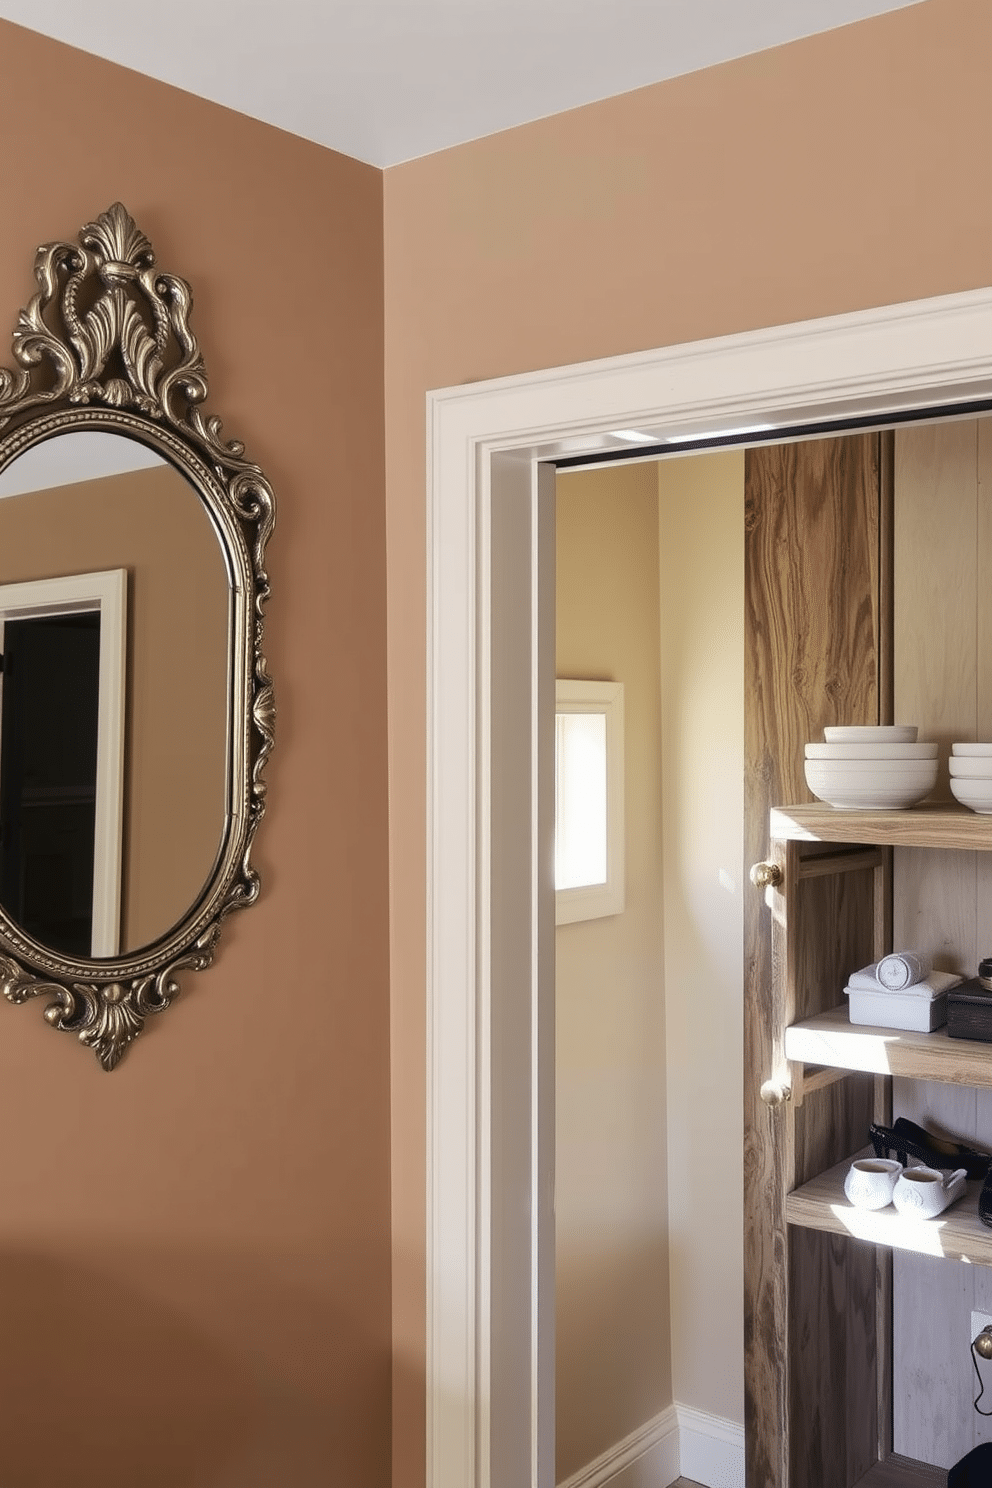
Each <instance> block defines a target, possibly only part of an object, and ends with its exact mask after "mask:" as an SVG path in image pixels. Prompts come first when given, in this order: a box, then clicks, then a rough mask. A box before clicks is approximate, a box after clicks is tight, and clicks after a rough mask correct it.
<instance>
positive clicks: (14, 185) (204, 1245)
mask: <svg viewBox="0 0 992 1488" xmlns="http://www.w3.org/2000/svg"><path fill="white" fill-rule="evenodd" d="M0 133H2V136H3V138H4V139H5V140H6V141H7V148H6V150H5V152H4V194H5V201H6V203H7V208H8V210H7V211H6V212H5V213H4V214H3V216H2V219H0V320H2V319H3V318H4V317H5V318H6V324H7V325H8V326H9V327H10V328H11V329H12V328H13V325H14V322H15V318H16V314H17V311H18V309H19V308H20V307H21V306H22V305H23V304H24V303H25V302H26V301H27V299H28V298H29V296H30V294H31V292H32V289H33V285H34V281H33V278H32V263H33V257H34V250H35V246H36V245H37V244H38V243H40V242H47V241H50V240H51V239H52V238H56V237H63V238H72V237H74V235H75V233H76V232H77V231H78V229H79V227H80V226H81V225H82V224H83V223H84V222H87V221H89V220H90V219H91V218H92V217H93V216H94V215H95V214H96V213H98V212H99V211H101V210H102V209H103V208H105V207H107V206H108V205H109V204H110V203H111V202H113V201H114V200H116V199H117V198H120V199H122V200H123V201H124V202H125V204H126V205H127V206H128V207H129V209H130V210H131V211H132V213H133V214H134V216H135V218H136V220H137V222H138V224H139V225H140V226H141V227H142V228H143V230H144V231H145V232H146V233H147V234H148V235H149V237H150V238H151V240H152V242H153V244H154V245H155V247H156V250H157V254H158V261H159V263H160V264H161V265H162V267H163V268H166V269H169V270H173V271H175V272H177V273H180V274H182V275H183V276H184V277H186V278H187V279H189V280H190V281H191V283H192V285H193V290H194V294H195V296H196V308H195V311H194V326H195V327H196V329H197V331H198V334H199V336H200V338H201V342H202V345H203V349H204V353H205V356H206V359H207V368H208V371H209V372H210V375H211V398H210V407H211V408H212V409H213V410H215V411H217V412H219V413H221V414H222V416H223V417H224V421H225V428H226V430H227V431H228V432H229V434H230V435H232V436H238V437H241V438H243V439H244V440H245V441H246V443H247V446H248V451H249V453H250V454H251V455H252V457H253V458H255V459H257V460H258V461H259V462H260V464H261V465H262V466H263V468H264V469H265V470H266V473H267V474H268V475H269V477H270V478H271V480H272V481H273V483H274V485H275V488H276V491H277V495H278V498H279V502H280V506H279V519H278V525H277V530H276V534H275V537H274V540H273V542H272V544H271V546H270V550H269V556H270V562H269V569H270V575H271V580H272V592H273V599H272V603H271V605H270V609H269V615H270V620H269V625H268V631H267V642H268V643H267V652H268V657H269V661H270V665H271V670H272V673H273V676H274V677H275V679H276V683H277V701H278V706H279V727H278V742H277V748H276V751H275V753H274V755H273V757H272V760H271V762H270V766H269V770H268V780H269V785H270V810H269V815H268V817H267V818H266V820H265V822H264V823H263V825H262V828H261V830H260V833H259V837H258V843H257V847H258V850H257V861H258V865H259V867H260V870H261V872H262V877H263V893H262V897H261V900H260V902H259V904H258V906H257V907H256V908H254V909H252V910H250V911H249V912H248V913H246V914H244V915H242V916H238V917H236V918H235V919H233V920H229V921H228V923H227V926H226V929H225V931H224V934H223V937H222V940H221V944H220V948H219V952H218V958H217V963H216V965H215V966H214V968H212V969H211V970H210V971H208V972H205V973H203V974H202V975H201V976H198V977H191V978H187V981H186V987H187V991H186V993H185V995H184V997H183V999H181V1000H180V1002H179V1004H178V1005H177V1006H176V1007H174V1008H172V1009H171V1010H170V1011H169V1012H168V1013H167V1014H165V1016H164V1017H162V1018H161V1019H160V1020H159V1021H158V1022H155V1023H154V1025H153V1026H152V1027H151V1028H150V1030H149V1031H148V1033H147V1035H146V1037H145V1038H144V1039H143V1041H141V1042H139V1044H138V1045H137V1047H136V1048H134V1049H133V1050H132V1051H131V1052H130V1053H129V1054H128V1055H127V1057H126V1058H125V1060H124V1062H123V1064H122V1065H121V1067H120V1068H119V1069H118V1070H117V1071H115V1072H114V1073H113V1074H111V1075H106V1074H104V1073H103V1072H102V1071H101V1070H100V1069H99V1067H98V1065H97V1063H96V1061H95V1059H94V1058H93V1056H92V1055H91V1054H90V1053H88V1052H87V1051H85V1050H83V1049H81V1048H80V1047H79V1046H78V1044H77V1043H76V1041H75V1040H73V1039H72V1038H70V1037H68V1036H66V1035H63V1034H56V1033H54V1032H53V1031H52V1030H51V1029H50V1028H48V1027H47V1026H46V1024H45V1022H44V1020H43V1018H42V1009H41V1007H40V1006H39V1005H37V1004H36V1005H33V1006H29V1007H25V1008H14V1007H10V1006H8V1005H7V1004H4V1005H3V1006H0V1023H2V1038H0V1112H2V1117H0V1125H2V1129H3V1131H4V1133H5V1140H4V1147H3V1165H2V1166H3V1203H2V1205H0V1316H2V1318H3V1328H2V1343H0V1394H2V1396H3V1399H4V1402H5V1404H4V1409H3V1412H2V1420H0V1462H2V1464H3V1469H2V1471H3V1476H4V1480H5V1481H6V1482H9V1483H11V1484H15V1483H16V1484H17V1485H19V1488H47V1485H49V1484H52V1483H56V1482H72V1483H73V1484H76V1485H78V1488H96V1485H100V1488H131V1485H133V1484H134V1483H139V1482H140V1483H141V1484H142V1485H144V1488H177V1485H179V1484H189V1485H190V1488H192V1485H193V1484H194V1483H195V1484H196V1485H197V1488H272V1485H273V1484H276V1483H279V1484H286V1485H292V1488H326V1485H328V1484H331V1483H333V1484H337V1483H341V1484H348V1485H349V1488H381V1485H382V1484H383V1483H384V1482H386V1481H388V1477H389V1334H390V1303H389V1297H390V1280H389V1158H388V1110H389V1092H388V1048H389V1028H388V993H387V942H386V928H385V927H386V917H387V874H386V774H385V687H384V663H385V632H384V529H383V460H382V429H383V401H382V398H383V389H382V339H383V309H382V219H381V204H382V179H381V176H380V175H379V173H377V172H376V171H374V170H371V169H369V168H368V167H366V166H363V165H359V164H356V163H355V162H352V161H349V160H346V159H344V158H342V157H340V156H336V155H334V154H332V153H329V152H327V151H323V150H320V149H318V148H317V147H315V146H313V145H309V144H307V143H305V142H303V141H300V140H298V139H294V138H292V137H291V136H289V135H286V134H282V133H280V132H279V131H277V130H273V129H269V128H266V127H264V126H262V125H258V124H254V123H252V122H250V121H248V120H247V119H245V118H243V117H241V116H239V115H236V114H233V113H229V112H225V111H224V110H222V109H219V108H216V107H213V106H211V105H209V104H207V103H203V102H201V101H199V100H197V99H195V98H191V97H189V96H187V95H185V94H182V93H180V92H177V91H173V90H170V89H168V88H166V87H164V86H160V85H158V84H156V83H152V82H149V81H147V80H145V79H143V78H140V77H138V76H135V75H132V74H129V73H127V72H125V71H122V70H120V69H117V68H114V67H112V66H109V65H107V64H104V63H101V62H99V61H96V60H94V59H93V58H90V57H87V56H84V55H82V54H80V53H76V52H73V51H70V50H68V49H65V48H62V47H60V46H58V45H56V44H54V43H51V42H48V41H45V40H42V39H41V38H39V37H36V36H33V35H31V34H29V33H26V32H24V31H21V30H18V29H17V28H15V27H12V26H10V25H7V24H6V23H0ZM15 142H16V143H15ZM2 360H4V361H7V360H9V358H8V357H7V356H3V357H2Z"/></svg>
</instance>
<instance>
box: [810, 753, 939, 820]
mask: <svg viewBox="0 0 992 1488" xmlns="http://www.w3.org/2000/svg"><path fill="white" fill-rule="evenodd" d="M937 768H938V761H937V760H936V759H929V760H871V761H864V760H861V761H858V760H807V761H806V765H805V770H806V784H807V785H808V786H809V788H810V790H811V791H812V792H813V794H814V796H816V797H817V799H818V800H820V801H826V803H827V805H828V806H836V807H838V808H839V809H841V810H846V811H856V810H872V809H876V810H880V811H897V810H900V809H901V808H903V807H906V806H915V805H916V803H917V801H922V800H923V798H924V797H925V796H928V795H929V794H930V792H931V791H932V790H933V788H934V786H935V785H936V784H937Z"/></svg>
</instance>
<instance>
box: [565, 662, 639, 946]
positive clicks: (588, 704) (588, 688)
mask: <svg viewBox="0 0 992 1488" xmlns="http://www.w3.org/2000/svg"><path fill="white" fill-rule="evenodd" d="M623 859H624V840H623V683H622V682H580V681H573V680H562V679H559V681H558V682H557V683H556V699H555V923H556V924H558V925H567V924H570V923H571V922H572V921H574V920H594V919H598V918H599V917H600V916H603V915H615V914H620V912H621V911H622V909H623V907H624V876H623Z"/></svg>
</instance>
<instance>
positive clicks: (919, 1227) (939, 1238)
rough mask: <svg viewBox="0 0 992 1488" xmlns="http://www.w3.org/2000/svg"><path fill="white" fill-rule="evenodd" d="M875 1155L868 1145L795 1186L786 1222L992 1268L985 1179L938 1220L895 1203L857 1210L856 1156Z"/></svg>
mask: <svg viewBox="0 0 992 1488" xmlns="http://www.w3.org/2000/svg"><path fill="white" fill-rule="evenodd" d="M871 1156H873V1152H872V1149H871V1148H870V1147H865V1148H863V1149H862V1150H861V1151H860V1152H855V1153H854V1154H853V1156H852V1157H849V1158H845V1160H844V1161H843V1162H841V1163H838V1164H837V1166H836V1167H834V1168H828V1169H827V1171H826V1172H825V1173H820V1174H819V1175H818V1176H817V1177H816V1178H813V1179H812V1180H811V1181H810V1182H809V1183H804V1184H803V1186H802V1187H801V1188H796V1189H794V1190H793V1191H792V1193H790V1194H788V1195H787V1196H786V1200H785V1218H786V1221H787V1222H788V1223H789V1224H792V1225H798V1226H799V1227H800V1228H801V1229H806V1230H826V1231H827V1232H828V1233H830V1234H832V1235H847V1236H849V1237H850V1238H851V1239H852V1240H866V1241H868V1242H869V1244H871V1245H885V1246H887V1247H888V1248H889V1249H890V1250H909V1251H912V1252H913V1253H914V1254H915V1255H927V1256H934V1257H935V1258H938V1259H941V1258H942V1259H944V1260H950V1261H968V1262H969V1263H970V1264H971V1265H973V1266H992V1230H990V1229H989V1228H988V1227H987V1226H986V1225H983V1224H982V1222H981V1220H980V1219H979V1218H978V1195H979V1194H980V1192H981V1189H982V1185H981V1183H980V1182H978V1181H976V1182H973V1183H969V1184H968V1185H967V1191H966V1193H965V1195H964V1197H963V1198H961V1199H958V1201H957V1203H956V1204H952V1205H951V1206H950V1208H949V1209H945V1210H944V1212H943V1214H938V1215H937V1218H936V1219H909V1218H907V1216H906V1215H904V1214H900V1213H899V1211H898V1210H897V1209H895V1208H893V1206H892V1205H891V1204H890V1205H889V1206H888V1207H887V1208H885V1209H857V1208H855V1206H854V1205H853V1204H851V1203H849V1202H848V1200H847V1197H846V1195H845V1193H844V1179H845V1178H846V1177H847V1171H848V1168H849V1167H850V1166H851V1163H852V1162H853V1161H854V1158H858V1157H871Z"/></svg>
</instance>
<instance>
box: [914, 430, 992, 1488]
mask: <svg viewBox="0 0 992 1488" xmlns="http://www.w3.org/2000/svg"><path fill="white" fill-rule="evenodd" d="M894 526H895V540H894V552H895V573H894V632H895V646H894V651H895V673H894V698H895V716H896V721H897V722H905V723H917V724H918V725H919V727H920V737H921V739H935V740H938V741H939V742H940V744H941V755H942V757H943V758H946V755H947V753H948V752H949V750H950V745H951V743H952V742H954V741H955V740H959V739H992V584H990V582H989V579H990V574H992V420H989V419H982V420H962V421H958V422H951V423H942V424H931V425H926V426H924V427H920V428H916V429H903V430H900V431H898V432H897V434H896V450H895V519H894ZM937 794H938V795H940V796H942V797H943V798H945V799H950V790H949V787H948V784H947V770H946V766H945V765H942V767H941V775H940V780H939V783H938V791H937ZM893 939H894V943H895V944H896V945H897V946H899V947H907V946H912V947H917V948H919V949H921V950H924V951H926V952H928V953H930V954H932V955H933V957H934V960H935V962H936V964H937V965H938V966H940V967H943V968H946V969H950V970H957V971H961V972H962V973H966V974H969V975H971V974H973V972H974V969H975V965H976V963H977V960H978V958H979V956H982V955H988V954H992V861H990V857H989V855H986V854H982V853H927V852H922V851H918V850H913V849H905V848H901V849H897V850H896V852H895V854H894V865H893ZM989 1058H990V1061H992V1046H990V1050H989ZM893 1111H894V1114H896V1115H907V1116H910V1117H912V1118H913V1119H914V1120H917V1121H920V1122H921V1123H922V1124H924V1125H927V1126H928V1127H930V1128H931V1129H932V1130H934V1131H943V1132H944V1133H946V1134H948V1135H959V1136H961V1137H963V1138H967V1139H976V1138H977V1139H978V1141H979V1142H981V1143H989V1142H992V1092H981V1093H979V1092H976V1091H974V1090H969V1089H967V1088H960V1089H959V1088H956V1087H951V1086H941V1085H926V1084H922V1083H919V1082H916V1081H908V1080H897V1081H895V1082H894V1089H893ZM973 1308H974V1309H979V1310H981V1311H985V1312H989V1313H992V1271H989V1270H986V1269H985V1268H983V1267H978V1266H959V1265H956V1264H954V1263H952V1262H946V1261H940V1260H931V1259H928V1258H925V1257H917V1256H912V1255H909V1254H907V1253H906V1252H897V1253H896V1254H895V1256H894V1258H893V1432H894V1445H895V1450H896V1451H897V1452H902V1453H905V1454H906V1455H907V1456H909V1457H914V1458H918V1459H920V1460H922V1461H924V1462H933V1463H937V1464H939V1465H941V1466H944V1467H947V1466H950V1465H951V1464H952V1463H953V1462H955V1461H957V1459H958V1458H959V1457H961V1456H963V1455H964V1454H965V1453H966V1452H967V1451H969V1450H970V1448H971V1447H972V1446H974V1445H975V1443H976V1442H978V1441H985V1440H992V1421H985V1420H983V1418H982V1417H980V1416H978V1415H977V1414H976V1413H975V1411H974V1410H973V1409H972V1399H973V1395H974V1371H973V1368H972V1362H971V1357H970V1354H969V1351H968V1339H969V1333H970V1314H971V1310H972V1309H973ZM985 1367H986V1368H989V1366H985ZM989 1385H990V1388H992V1379H990V1380H989Z"/></svg>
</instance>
